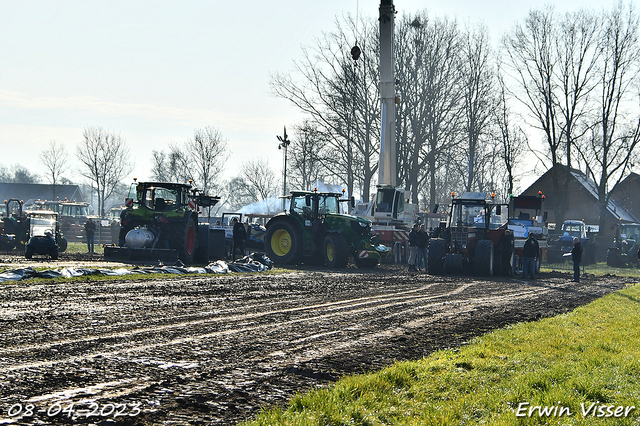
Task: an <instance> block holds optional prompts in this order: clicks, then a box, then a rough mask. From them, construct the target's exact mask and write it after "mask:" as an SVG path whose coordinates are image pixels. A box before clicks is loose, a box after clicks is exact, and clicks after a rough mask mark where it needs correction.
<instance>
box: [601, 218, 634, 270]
mask: <svg viewBox="0 0 640 426" xmlns="http://www.w3.org/2000/svg"><path fill="white" fill-rule="evenodd" d="M615 229H616V236H615V237H614V239H613V246H612V247H609V250H607V265H609V266H612V267H616V268H619V267H627V266H636V265H638V264H639V262H638V249H639V248H640V224H638V223H623V224H616V225H615Z"/></svg>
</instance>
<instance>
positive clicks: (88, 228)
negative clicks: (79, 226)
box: [84, 218, 96, 253]
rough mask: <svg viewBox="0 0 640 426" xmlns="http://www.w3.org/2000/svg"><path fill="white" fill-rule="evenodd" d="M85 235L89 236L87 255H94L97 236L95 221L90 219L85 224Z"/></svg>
mask: <svg viewBox="0 0 640 426" xmlns="http://www.w3.org/2000/svg"><path fill="white" fill-rule="evenodd" d="M84 233H85V234H86V236H87V253H94V251H93V242H94V238H95V235H96V223H95V222H94V221H93V219H91V218H89V220H87V222H86V223H85V224H84Z"/></svg>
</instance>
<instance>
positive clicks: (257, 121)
mask: <svg viewBox="0 0 640 426" xmlns="http://www.w3.org/2000/svg"><path fill="white" fill-rule="evenodd" d="M614 1H615V0H599V1H598V0H579V1H578V0H563V1H557V2H551V3H550V4H553V5H554V7H555V10H556V11H557V12H560V13H564V12H566V11H575V10H578V9H580V8H587V9H593V10H596V11H600V10H602V9H603V8H606V9H610V8H611V6H612V5H613V4H614ZM627 1H628V0H627ZM637 1H638V0H633V2H634V4H636V6H637ZM625 3H626V2H625ZM394 4H395V7H396V10H397V11H398V16H402V15H403V14H408V13H414V12H417V11H423V10H425V9H426V10H427V11H428V13H429V14H430V15H431V16H439V17H443V16H447V17H450V18H456V19H457V20H458V21H459V22H460V23H465V22H470V23H472V24H476V23H483V24H484V25H486V26H487V27H488V28H489V31H490V33H491V36H492V38H493V39H494V41H496V42H497V40H498V38H499V37H500V36H501V34H503V33H504V32H505V31H508V30H509V29H510V28H512V27H513V25H514V24H515V23H516V22H522V21H523V20H524V19H525V18H526V16H527V14H528V12H529V10H530V9H531V8H533V9H539V8H542V7H543V6H544V5H545V4H549V3H545V2H542V1H532V0H520V1H513V0H509V1H502V0H494V1H485V0H474V1H469V0H452V1H448V2H442V1H434V0H430V1H424V0H422V1H420V0H395V1H394ZM378 7H379V0H324V1H318V0H316V1H309V0H269V1H264V0H260V1H258V0H235V1H222V0H208V1H205V0H184V1H166V0H109V1H104V0H103V1H97V0H38V1H36V0H21V1H15V0H0V29H1V31H0V58H2V59H1V60H0V61H1V62H0V64H1V65H0V153H1V154H0V165H2V166H4V167H7V168H11V167H12V166H13V165H16V164H20V165H22V166H25V167H28V168H29V169H30V170H31V171H33V172H36V173H38V174H40V175H44V167H43V165H42V162H41V160H40V154H41V153H42V152H43V151H44V150H46V149H48V147H49V143H50V142H51V141H56V142H58V143H60V144H63V145H64V146H65V147H66V150H67V152H68V154H69V167H68V171H67V173H66V174H65V176H67V177H68V178H69V179H71V180H72V181H74V182H76V183H80V182H81V181H82V178H81V177H80V175H79V174H78V172H77V166H76V164H77V160H76V159H75V152H76V146H77V144H78V143H80V142H81V141H82V132H83V130H84V129H85V128H87V127H101V128H103V129H104V130H107V131H110V132H114V133H117V134H120V136H121V137H122V138H123V139H124V140H125V141H126V143H127V146H128V147H129V151H130V155H131V160H132V162H133V163H134V165H135V167H134V171H133V172H132V173H131V175H130V176H128V179H127V180H128V181H131V179H133V178H134V177H136V178H138V179H140V180H145V179H149V178H150V169H151V151H152V150H167V149H168V145H169V144H170V143H180V142H183V141H185V140H187V139H189V138H190V137H192V136H193V133H194V130H195V129H202V128H204V127H207V126H212V127H215V128H217V129H218V130H219V131H220V132H221V133H222V134H223V136H224V137H225V138H226V139H227V141H228V146H229V160H228V161H227V163H226V166H225V170H224V177H225V178H226V179H228V178H230V177H232V176H235V175H237V172H238V168H239V167H240V165H241V164H242V163H243V162H245V161H247V160H251V159H256V158H262V159H265V160H266V161H267V162H268V163H269V165H270V166H271V167H272V169H273V170H274V171H276V173H277V174H278V175H280V174H281V173H282V151H280V150H278V143H279V142H278V140H277V138H276V136H277V135H282V132H283V126H287V128H288V129H291V128H292V127H293V126H294V125H296V124H298V123H300V122H301V120H302V115H301V114H300V113H299V112H298V111H297V110H296V109H295V108H294V107H293V106H292V105H291V104H289V103H288V101H286V100H284V99H281V98H276V97H274V96H273V95H272V94H271V91H270V87H269V82H270V79H271V76H272V75H273V74H275V73H287V72H289V71H291V70H292V68H293V62H294V61H295V60H298V59H300V58H301V57H302V48H303V47H304V46H310V45H313V44H314V41H315V39H317V38H319V37H321V36H322V33H323V32H330V31H332V30H333V29H334V28H335V22H336V19H339V20H341V19H342V17H343V16H345V15H347V14H351V15H355V14H356V13H358V15H359V16H360V17H366V16H369V17H371V18H377V16H378ZM289 134H291V132H289Z"/></svg>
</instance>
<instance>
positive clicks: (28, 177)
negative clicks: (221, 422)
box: [5, 164, 40, 183]
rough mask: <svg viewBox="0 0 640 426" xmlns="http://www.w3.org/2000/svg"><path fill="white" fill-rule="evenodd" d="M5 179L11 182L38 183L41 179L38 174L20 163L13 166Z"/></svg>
mask: <svg viewBox="0 0 640 426" xmlns="http://www.w3.org/2000/svg"><path fill="white" fill-rule="evenodd" d="M5 179H7V180H5V181H6V182H11V183H38V182H39V181H40V178H39V177H38V175H36V174H34V173H31V172H30V171H29V169H27V168H26V167H24V166H22V165H20V164H14V165H13V166H11V171H10V172H9V173H8V175H7V177H6V178H5Z"/></svg>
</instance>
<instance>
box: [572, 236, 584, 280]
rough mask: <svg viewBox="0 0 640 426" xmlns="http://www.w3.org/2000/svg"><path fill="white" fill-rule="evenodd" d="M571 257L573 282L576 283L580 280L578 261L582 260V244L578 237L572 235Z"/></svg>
mask: <svg viewBox="0 0 640 426" xmlns="http://www.w3.org/2000/svg"><path fill="white" fill-rule="evenodd" d="M571 259H572V260H573V282H576V283H577V282H580V262H582V244H581V243H580V239H579V238H578V237H573V248H572V249H571Z"/></svg>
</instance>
